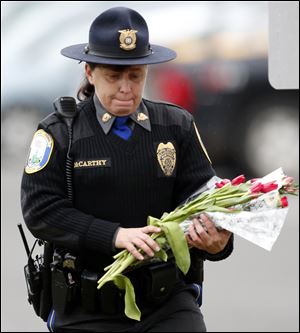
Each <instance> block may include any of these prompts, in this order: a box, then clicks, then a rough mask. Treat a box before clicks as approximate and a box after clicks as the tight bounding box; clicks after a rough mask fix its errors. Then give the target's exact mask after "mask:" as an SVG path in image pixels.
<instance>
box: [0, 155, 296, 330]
mask: <svg viewBox="0 0 300 333" xmlns="http://www.w3.org/2000/svg"><path fill="white" fill-rule="evenodd" d="M2 161H3V162H2V167H1V180H2V182H1V184H2V186H1V194H2V195H1V208H2V209H1V221H2V223H1V332H48V330H47V327H46V324H45V323H44V322H43V321H42V320H41V319H40V318H38V317H37V316H36V315H35V313H34V310H33V308H32V307H31V306H30V305H29V303H28V301H27V291H26V284H25V279H24V273H23V267H24V265H25V263H26V254H25V250H24V246H23V243H22V241H21V237H20V235H19V231H18V228H17V223H20V222H22V221H23V218H22V213H21V208H20V184H21V177H22V172H23V165H24V163H25V156H18V157H17V158H12V159H11V160H10V161H7V160H2ZM277 167H278V166H274V169H275V168H277ZM289 202H290V208H289V212H288V216H287V219H286V221H285V224H284V226H283V228H282V231H281V234H280V235H279V237H278V239H277V241H276V243H275V244H274V246H273V248H272V250H271V251H270V252H269V251H267V250H264V249H263V248H260V247H258V246H256V245H254V244H252V243H250V242H248V241H247V240H244V239H242V238H240V237H238V236H237V237H236V238H235V250H234V252H233V254H232V255H231V256H230V257H229V258H227V259H226V260H224V261H220V262H208V261H206V262H205V274H204V291H203V293H204V296H203V303H204V304H203V306H202V312H203V314H204V318H205V321H206V325H207V329H208V331H210V332H299V201H298V198H297V197H295V198H290V200H289ZM23 228H24V230H25V233H26V236H27V238H28V242H29V244H30V245H31V244H33V237H32V236H31V234H30V233H29V231H28V230H27V229H26V227H25V224H24V222H23Z"/></svg>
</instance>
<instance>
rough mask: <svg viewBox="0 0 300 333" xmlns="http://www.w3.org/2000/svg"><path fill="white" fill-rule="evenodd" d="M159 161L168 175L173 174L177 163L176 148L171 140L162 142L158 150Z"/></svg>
mask: <svg viewBox="0 0 300 333" xmlns="http://www.w3.org/2000/svg"><path fill="white" fill-rule="evenodd" d="M156 155H157V160H158V163H159V165H160V167H161V169H162V171H163V173H164V174H165V175H166V176H171V175H172V173H173V171H174V169H175V165H176V150H175V147H174V146H173V144H172V143H171V142H168V143H166V144H164V143H162V142H161V143H160V144H159V145H158V147H157V150H156Z"/></svg>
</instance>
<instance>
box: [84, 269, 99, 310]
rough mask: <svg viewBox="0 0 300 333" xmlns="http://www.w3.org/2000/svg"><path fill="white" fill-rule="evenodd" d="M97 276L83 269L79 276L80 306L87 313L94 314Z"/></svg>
mask: <svg viewBox="0 0 300 333" xmlns="http://www.w3.org/2000/svg"><path fill="white" fill-rule="evenodd" d="M97 281H98V274H97V273H96V272H91V271H88V270H87V269H84V270H83V272H82V274H81V305H82V306H83V308H84V309H85V310H86V311H88V312H95V310H96V299H97V293H99V291H98V289H97Z"/></svg>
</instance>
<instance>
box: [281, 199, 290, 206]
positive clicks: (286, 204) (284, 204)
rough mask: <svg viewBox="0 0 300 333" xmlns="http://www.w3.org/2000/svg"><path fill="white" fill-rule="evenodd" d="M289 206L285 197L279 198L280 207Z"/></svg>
mask: <svg viewBox="0 0 300 333" xmlns="http://www.w3.org/2000/svg"><path fill="white" fill-rule="evenodd" d="M288 205H289V203H288V199H287V197H282V198H281V207H282V208H283V207H287V206H288Z"/></svg>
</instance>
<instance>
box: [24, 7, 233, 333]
mask: <svg viewBox="0 0 300 333" xmlns="http://www.w3.org/2000/svg"><path fill="white" fill-rule="evenodd" d="M61 53H62V54H63V55H64V56H66V57H69V58H72V59H76V60H80V61H83V62H85V63H86V64H85V74H86V82H85V83H84V84H83V85H82V87H81V88H80V90H79V93H78V97H79V99H80V100H81V102H80V103H79V104H78V105H77V116H76V118H75V120H74V123H73V126H72V134H73V135H72V142H71V145H70V146H69V145H68V131H67V126H66V125H65V122H64V120H63V119H62V118H61V117H59V116H58V115H57V114H55V113H53V114H51V115H49V116H48V117H47V118H45V119H44V120H43V121H41V123H40V124H39V126H38V130H37V132H36V133H35V135H34V137H33V140H32V143H31V147H30V153H29V157H28V161H27V165H26V167H25V171H24V175H23V179H22V194H21V197H22V211H23V216H24V219H25V222H26V225H27V227H28V228H29V230H30V231H31V232H32V234H33V235H34V236H35V237H37V238H40V239H43V240H45V241H48V242H51V243H52V244H53V245H54V248H55V253H54V261H53V263H52V296H53V308H52V310H51V311H50V314H49V318H48V328H49V330H50V331H94V332H117V331H122V332H126V331H128V332H129V331H130V332H145V331H148V332H169V331H172V332H175V331H180V332H184V331H186V332H203V331H205V330H206V327H205V323H204V321H203V317H202V314H201V311H200V308H199V306H198V304H197V302H196V296H195V293H194V292H193V288H190V286H191V285H192V282H197V281H193V279H195V280H197V277H195V276H194V277H193V274H190V273H191V272H192V271H194V273H196V276H197V274H198V275H199V276H200V280H201V274H202V272H201V267H202V262H203V260H205V259H208V260H221V259H224V258H226V257H227V256H228V255H230V253H231V251H232V249H233V238H232V235H231V234H230V233H229V232H227V231H226V230H223V231H217V230H216V228H215V227H214V225H213V223H212V222H211V221H210V220H209V219H208V218H207V217H206V216H205V215H202V216H201V220H200V219H199V218H197V219H194V221H193V222H194V223H193V225H192V226H191V227H190V229H189V234H188V236H187V242H188V244H189V245H190V247H192V249H191V255H192V260H193V262H192V266H191V272H189V274H188V276H190V279H186V277H184V276H183V275H182V274H180V272H178V269H177V268H176V265H175V264H174V262H172V261H171V260H170V262H169V263H167V264H162V263H156V264H153V265H154V267H155V269H153V267H152V265H144V266H143V265H142V268H141V269H137V270H136V272H135V270H133V271H132V272H130V274H131V278H132V281H133V283H134V285H135V287H136V297H137V304H138V306H139V308H140V309H141V313H142V316H141V321H140V322H137V321H134V320H132V319H129V318H127V317H126V316H125V314H124V304H123V295H121V294H120V292H119V290H118V289H117V288H116V287H115V286H114V285H109V284H107V285H104V286H103V288H101V289H100V291H99V290H97V288H96V281H97V279H99V278H100V277H101V275H102V274H103V268H104V267H106V266H107V265H109V264H110V263H111V262H112V261H113V258H112V256H113V255H114V254H116V253H117V252H118V251H119V250H122V249H127V250H128V251H130V252H131V253H132V255H133V256H134V257H136V258H137V259H139V260H141V261H142V260H143V259H144V258H145V255H148V256H150V257H152V256H153V255H154V253H155V252H156V251H158V250H159V246H158V244H157V243H156V242H155V241H154V240H153V239H152V238H151V237H150V234H151V233H157V232H159V228H157V227H154V226H147V217H148V216H149V215H151V216H154V217H158V218H160V217H161V216H162V214H163V213H164V212H168V211H172V210H173V209H175V208H176V207H177V206H178V205H179V204H181V203H183V202H184V201H185V200H187V199H188V198H189V196H190V195H192V194H193V193H194V192H195V191H197V190H198V189H199V188H200V187H201V186H202V185H203V184H205V183H206V182H207V181H208V180H209V179H211V178H212V177H213V176H214V175H215V172H214V170H213V168H212V166H211V162H210V159H209V157H208V154H207V152H206V150H205V148H204V146H203V144H202V142H201V139H200V136H199V133H198V131H197V128H196V125H195V123H194V120H193V117H192V115H191V114H189V113H188V112H187V111H185V110H184V109H182V108H180V107H179V106H175V105H171V104H168V103H162V102H154V101H150V100H146V99H144V98H142V94H143V89H144V84H145V80H146V76H147V65H149V64H156V63H162V62H166V61H169V60H172V59H174V58H175V57H176V54H175V52H174V51H172V50H170V49H168V48H165V47H162V46H158V45H153V44H150V43H149V35H148V27H147V24H146V22H145V20H144V19H143V17H142V16H141V15H140V14H139V13H138V12H136V11H134V10H132V9H129V8H124V7H117V8H112V9H109V10H107V11H105V12H103V13H102V14H101V15H99V16H98V17H96V19H95V20H94V21H93V23H92V24H91V27H90V31H89V42H88V44H86V43H84V44H79V45H72V46H69V47H66V48H64V49H63V50H62V51H61ZM154 84H155V82H154ZM67 156H68V157H70V156H72V158H73V163H72V173H73V176H72V187H73V189H72V195H73V200H72V201H70V200H69V199H70V198H69V197H68V190H67V186H66V178H67V177H68V176H66V175H65V169H66V159H67ZM69 177H70V175H69ZM139 250H142V251H139ZM148 266H150V267H148ZM157 272H158V273H157ZM192 273H193V272H192ZM198 283H199V284H201V281H198ZM162 284H164V286H165V287H166V289H167V293H165V294H164V297H161V298H160V297H154V296H155V295H156V294H157V292H158V291H159V290H160V291H162V290H163V289H162V288H161V286H162ZM105 286H107V287H106V288H105ZM165 287H164V288H165ZM157 288H159V290H157ZM102 289H103V290H102Z"/></svg>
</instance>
